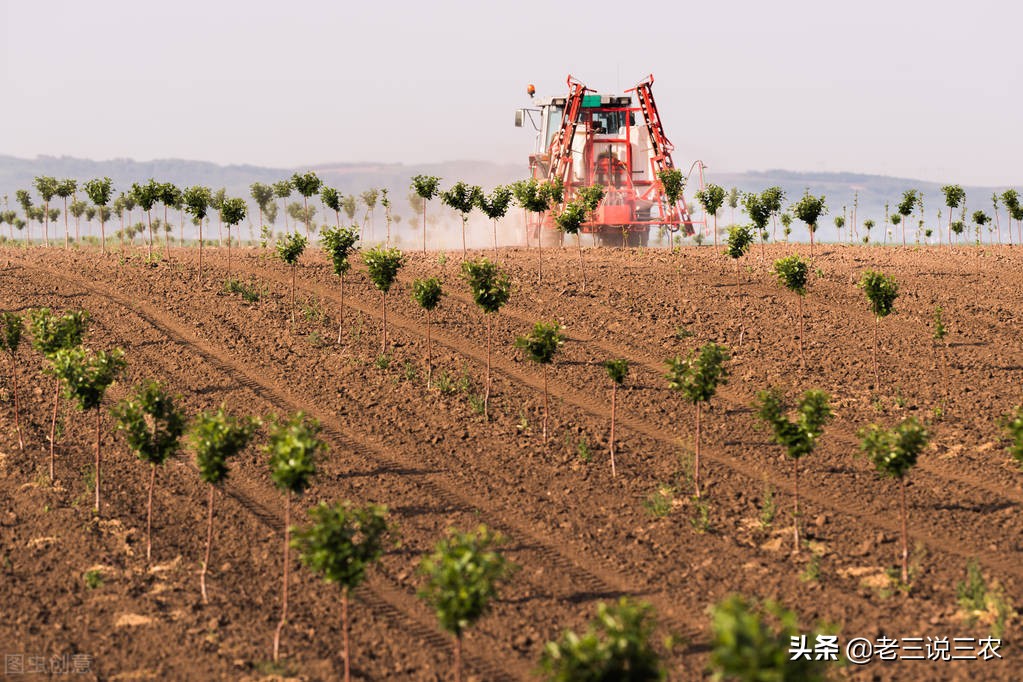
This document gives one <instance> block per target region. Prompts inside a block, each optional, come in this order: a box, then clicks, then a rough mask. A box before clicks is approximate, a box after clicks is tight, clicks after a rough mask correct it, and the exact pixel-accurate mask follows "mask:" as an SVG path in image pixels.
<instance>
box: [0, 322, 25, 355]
mask: <svg viewBox="0 0 1023 682" xmlns="http://www.w3.org/2000/svg"><path fill="white" fill-rule="evenodd" d="M24 330H25V320H24V319H23V318H22V317H21V315H18V314H17V313H7V312H5V313H0V349H3V350H5V351H6V352H7V353H9V354H10V355H11V356H12V357H13V356H14V354H15V353H17V352H18V346H20V345H21V335H22V333H23V332H24Z"/></svg>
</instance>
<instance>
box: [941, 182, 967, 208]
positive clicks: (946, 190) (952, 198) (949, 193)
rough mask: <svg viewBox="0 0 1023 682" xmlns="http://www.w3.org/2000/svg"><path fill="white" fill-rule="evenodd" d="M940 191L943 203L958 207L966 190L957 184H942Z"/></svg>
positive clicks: (964, 197) (964, 196) (950, 206)
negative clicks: (943, 198)
mask: <svg viewBox="0 0 1023 682" xmlns="http://www.w3.org/2000/svg"><path fill="white" fill-rule="evenodd" d="M941 192H942V194H944V195H945V205H946V206H948V207H949V208H959V204H960V203H962V202H963V201H964V200H965V199H966V190H964V189H963V188H962V187H960V186H959V185H943V186H942V188H941Z"/></svg>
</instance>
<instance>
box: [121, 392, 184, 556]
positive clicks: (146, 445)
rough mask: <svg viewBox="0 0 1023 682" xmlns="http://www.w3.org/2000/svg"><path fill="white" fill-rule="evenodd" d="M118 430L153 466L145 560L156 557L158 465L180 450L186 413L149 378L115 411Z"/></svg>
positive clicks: (140, 456) (139, 454)
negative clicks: (155, 507)
mask: <svg viewBox="0 0 1023 682" xmlns="http://www.w3.org/2000/svg"><path fill="white" fill-rule="evenodd" d="M112 414H113V416H114V420H115V422H116V424H117V430H118V431H121V432H123V433H124V437H125V440H126V441H127V442H128V447H129V448H131V450H132V452H134V453H135V455H136V456H137V457H138V458H139V459H141V460H142V461H144V462H148V463H149V464H150V466H151V471H150V475H149V499H148V502H147V503H146V561H150V560H151V559H152V556H153V488H154V486H155V484H156V467H157V466H162V465H163V464H164V463H165V462H166V461H167V459H168V458H169V457H172V456H173V455H174V454H175V453H177V451H178V448H179V446H180V441H181V436H182V434H183V433H184V432H185V415H184V412H182V411H181V409H180V408H178V406H177V405H175V398H174V397H173V396H171V395H170V394H168V393H167V392H166V391H164V390H163V388H162V387H161V386H160V384H158V383H156V382H154V381H149V382H146V383H145V384H143V385H141V386H139V387H138V388H137V389H136V391H135V395H134V396H132V397H131V398H126V399H124V400H122V401H121V402H119V403H118V404H117V405H115V406H114V409H113V410H112Z"/></svg>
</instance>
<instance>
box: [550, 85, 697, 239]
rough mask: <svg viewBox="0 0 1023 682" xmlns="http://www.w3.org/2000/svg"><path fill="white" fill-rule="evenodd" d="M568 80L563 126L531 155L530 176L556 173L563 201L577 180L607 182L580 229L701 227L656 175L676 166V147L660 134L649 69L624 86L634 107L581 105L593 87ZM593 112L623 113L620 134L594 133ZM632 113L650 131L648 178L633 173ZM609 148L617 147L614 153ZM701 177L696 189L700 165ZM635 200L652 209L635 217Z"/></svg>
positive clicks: (553, 177) (616, 230) (568, 198)
mask: <svg viewBox="0 0 1023 682" xmlns="http://www.w3.org/2000/svg"><path fill="white" fill-rule="evenodd" d="M566 82H567V84H568V89H569V93H568V96H567V97H566V99H565V107H564V110H563V112H562V117H561V125H560V126H559V127H558V130H557V131H556V132H555V134H554V135H553V136H552V137H551V141H550V145H549V147H548V150H547V153H546V154H540V155H533V156H531V157H530V166H531V170H532V174H533V177H535V178H537V179H540V180H548V181H551V182H553V181H555V180H557V179H558V178H560V179H561V181H562V183H563V184H564V187H565V201H566V202H568V201H571V200H572V199H573V198H574V197H575V195H576V188H577V186H578V185H580V184H583V185H590V184H594V183H599V184H603V185H604V186H605V190H606V192H605V198H604V200H603V201H602V202H601V204H600V206H598V208H597V210H596V211H594V214H593V220H591V221H588V222H586V223H584V224H583V226H582V231H583V232H587V233H594V232H605V233H606V232H614V233H621V232H624V231H628V232H642V231H649V228H650V227H651V226H658V227H665V228H667V229H668V230H669V231H670V232H676V231H678V230H682V231H683V232H684V233H685V234H687V235H689V234H692V233H693V232H694V229H695V226H697V225H700V226H703V227H704V228H705V227H706V224H705V223H706V218H704V219H702V220H694V219H693V218H692V216H691V215H690V213H689V208H688V206H687V205H686V202H685V198H684V197H680V198H679V200H678V201H677V202H676V203H675V204H674V205H669V204H668V200H667V198H666V197H665V196H664V188H663V186H662V185H661V182H660V181H659V180H657V179H656V178H657V174H658V173H659V172H660V171H662V170H667V169H670V168H674V167H675V164H674V161H673V160H672V157H671V154H672V152H673V151H674V150H675V147H674V145H673V144H672V143H671V141H670V140H669V139H668V137H667V135H665V133H664V126H663V125H662V123H661V117H660V113H659V112H658V110H657V104H656V102H655V100H654V95H653V88H652V86H653V83H654V77H653V74H651V75H650V76H648V77H647V78H646V79H645V80H643V81H642V82H640V83H639V84H637V85H636V87H634V88H630V89H628V90H626V91H625V92H626V93H635V99H636V104H635V105H632V106H606V105H603V104H602V105H601V106H599V107H584V106H583V101H584V97H585V96H586V94H587V93H594V92H595V91H594V90H592V89H590V88H587V87H586V86H585V85H584V84H583V83H582V82H581V81H579V80H577V79H575V78H574V77H572V76H571V75H569V76H568V78H567V80H566ZM597 111H599V112H601V113H614V112H620V113H623V114H624V116H623V117H622V118H623V120H624V122H625V126H624V128H625V130H624V137H622V136H615V137H610V136H608V135H607V134H600V137H599V138H597V137H596V135H597V134H598V133H597V131H596V130H595V128H594V126H593V124H592V116H593V113H594V112H597ZM633 117H636V118H640V117H641V120H642V121H643V122H644V124H645V125H646V129H647V131H648V133H649V138H650V150H651V151H652V154H651V156H650V158H649V160H648V161H649V164H650V168H649V169H648V170H649V176H650V178H651V179H649V180H646V179H644V180H637V179H634V178H633V170H634V165H633V161H634V159H633V152H632V144H633V140H632V130H631V129H632V126H633V122H632V119H633ZM580 123H582V124H584V126H583V130H584V134H585V135H586V142H585V144H584V145H583V148H582V149H583V151H582V158H581V159H579V161H578V162H580V163H582V164H584V171H583V173H581V175H582V177H583V179H584V182H583V183H576V182H575V181H574V180H573V177H574V175H576V173H575V172H574V171H575V166H576V163H577V160H576V158H575V157H576V156H577V154H576V153H574V152H573V146H574V142H575V138H576V135H577V134H579V132H580V131H579V124H580ZM594 144H598V145H599V146H600V148H602V149H606V150H607V152H606V154H600V155H596V154H594V151H593V150H594ZM611 150H615V151H614V153H612V151H611ZM623 152H624V153H623ZM643 162H644V163H645V162H647V159H644V160H643ZM694 165H695V164H694ZM690 170H692V169H690ZM699 180H700V189H703V167H702V164H701V167H700V176H699ZM637 205H644V210H646V209H647V207H649V212H650V214H651V215H650V218H649V219H646V220H640V219H637V217H636V213H637V208H636V207H637ZM655 206H656V207H657V212H658V214H659V215H658V216H657V217H654V215H653V213H654V207H655ZM544 227H546V228H548V229H555V228H554V224H553V217H552V216H549V215H548V217H547V219H546V220H545V221H544Z"/></svg>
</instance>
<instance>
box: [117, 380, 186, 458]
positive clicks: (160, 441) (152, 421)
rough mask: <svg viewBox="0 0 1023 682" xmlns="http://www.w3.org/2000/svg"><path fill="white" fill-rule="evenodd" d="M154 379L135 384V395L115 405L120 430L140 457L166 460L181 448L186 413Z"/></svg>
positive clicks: (129, 445)
mask: <svg viewBox="0 0 1023 682" xmlns="http://www.w3.org/2000/svg"><path fill="white" fill-rule="evenodd" d="M174 401H175V399H174V398H173V397H172V396H170V395H169V394H167V393H166V392H165V391H164V390H163V388H162V387H161V386H160V384H158V383H157V382H155V381H149V382H146V383H145V384H142V385H141V386H139V387H137V388H136V391H135V395H134V396H133V397H131V398H126V399H124V400H122V401H121V402H119V403H118V404H117V405H115V406H114V408H113V410H112V411H111V413H112V414H113V416H114V419H115V420H116V422H117V430H118V431H120V432H122V433H123V434H124V437H125V440H126V441H127V442H128V447H129V448H131V450H132V451H133V452H134V453H135V454H136V455H137V456H138V458H139V459H141V460H143V461H145V462H149V463H150V464H163V463H164V462H165V461H166V460H167V458H168V457H170V456H172V455H173V454H174V453H175V452H177V451H178V446H179V442H180V440H181V436H182V434H183V433H184V432H185V415H184V413H183V412H182V411H181V410H180V409H178V407H177V406H176V405H175V403H174Z"/></svg>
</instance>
